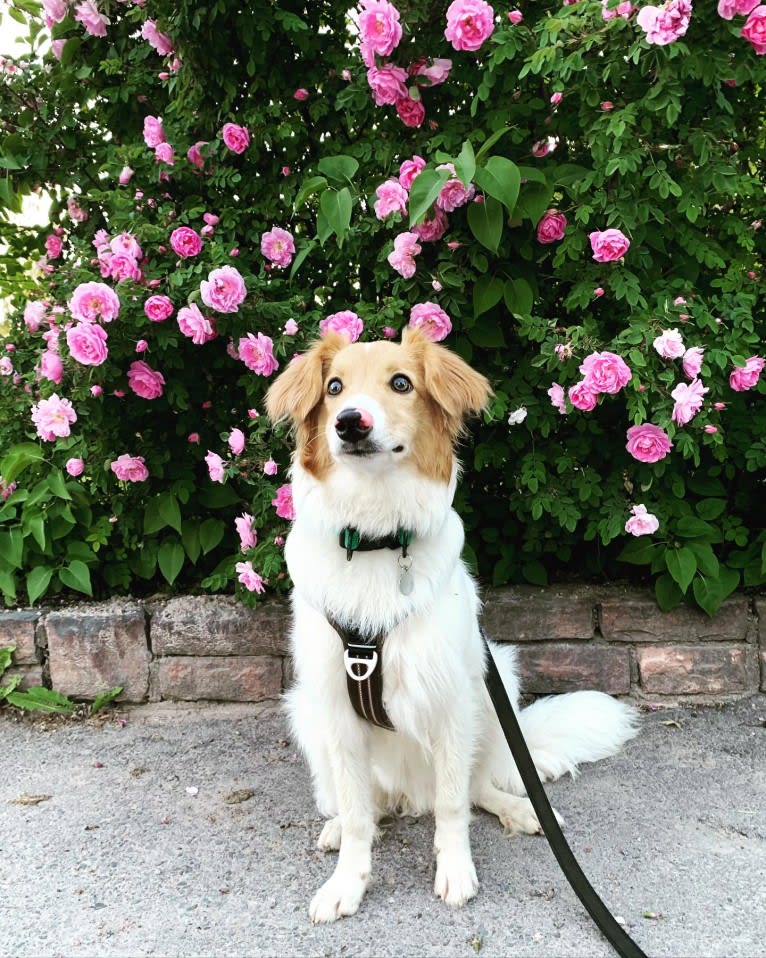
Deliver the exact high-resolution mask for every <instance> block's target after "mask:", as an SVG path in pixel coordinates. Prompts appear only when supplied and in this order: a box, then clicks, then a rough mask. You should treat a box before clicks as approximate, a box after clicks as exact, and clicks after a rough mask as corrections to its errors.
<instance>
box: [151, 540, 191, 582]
mask: <svg viewBox="0 0 766 958" xmlns="http://www.w3.org/2000/svg"><path fill="white" fill-rule="evenodd" d="M184 558H185V554H184V548H183V546H182V545H181V543H180V542H179V541H178V540H177V539H166V540H165V541H164V542H163V543H162V545H161V546H160V548H159V551H158V553H157V562H158V564H159V567H160V572H161V573H162V574H163V576H164V577H165V581H166V582H167V583H168V584H169V585H173V583H174V582H175V581H176V579H177V578H178V573H179V572H180V571H181V569H182V568H183V564H184Z"/></svg>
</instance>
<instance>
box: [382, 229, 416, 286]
mask: <svg viewBox="0 0 766 958" xmlns="http://www.w3.org/2000/svg"><path fill="white" fill-rule="evenodd" d="M421 248H422V247H421V246H420V244H419V243H418V237H417V234H416V233H400V234H399V235H398V236H396V237H395V238H394V249H393V252H392V253H389V254H388V262H389V263H390V264H391V266H392V267H393V268H394V269H395V270H396V271H397V273H399V274H401V275H402V276H403V277H404V278H405V279H410V278H411V277H412V276H414V275H415V270H416V268H417V267H416V265H415V257H416V256H417V255H418V253H419V252H420V251H421Z"/></svg>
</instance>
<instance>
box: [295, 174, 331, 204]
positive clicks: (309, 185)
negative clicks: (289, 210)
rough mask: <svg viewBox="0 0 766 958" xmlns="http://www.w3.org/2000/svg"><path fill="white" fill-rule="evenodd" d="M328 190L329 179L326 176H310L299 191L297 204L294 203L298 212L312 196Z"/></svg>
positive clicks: (296, 199) (296, 198)
mask: <svg viewBox="0 0 766 958" xmlns="http://www.w3.org/2000/svg"><path fill="white" fill-rule="evenodd" d="M326 189H327V179H326V178H325V177H324V176H310V177H309V178H308V179H307V180H304V182H303V185H302V186H301V188H300V189H299V190H298V194H297V196H296V197H295V202H294V203H293V206H294V208H295V209H296V210H297V209H299V208H300V207H301V206H303V204H304V203H305V202H306V200H307V199H308V198H309V197H310V196H314V195H315V194H316V193H321V192H323V190H326Z"/></svg>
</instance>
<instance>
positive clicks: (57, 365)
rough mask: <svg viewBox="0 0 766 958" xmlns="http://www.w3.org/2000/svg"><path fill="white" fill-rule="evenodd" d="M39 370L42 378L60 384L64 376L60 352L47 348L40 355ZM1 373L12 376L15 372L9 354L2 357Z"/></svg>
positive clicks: (0, 363)
mask: <svg viewBox="0 0 766 958" xmlns="http://www.w3.org/2000/svg"><path fill="white" fill-rule="evenodd" d="M38 372H39V376H40V379H48V380H50V382H52V383H55V384H56V385H57V386H58V385H59V383H60V382H61V380H62V379H63V378H64V364H63V363H62V362H61V358H60V357H59V355H58V353H54V352H53V351H52V350H50V349H47V350H46V351H45V352H44V353H43V354H42V356H41V357H40V367H39V370H38ZM0 373H2V375H3V376H10V375H12V373H13V364H12V363H11V361H10V359H9V358H8V357H7V356H3V358H2V359H0Z"/></svg>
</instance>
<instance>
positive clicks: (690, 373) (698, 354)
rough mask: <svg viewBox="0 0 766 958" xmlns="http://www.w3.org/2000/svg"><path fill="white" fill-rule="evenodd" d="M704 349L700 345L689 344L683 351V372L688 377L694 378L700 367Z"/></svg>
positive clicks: (697, 374)
mask: <svg viewBox="0 0 766 958" xmlns="http://www.w3.org/2000/svg"><path fill="white" fill-rule="evenodd" d="M704 355H705V350H704V349H703V348H702V347H701V346H691V347H690V348H689V349H687V350H686V352H685V353H684V358H683V368H684V374H685V375H686V376H687V377H688V378H689V379H696V377H697V376H699V374H700V370H701V369H702V357H703V356H704Z"/></svg>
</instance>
